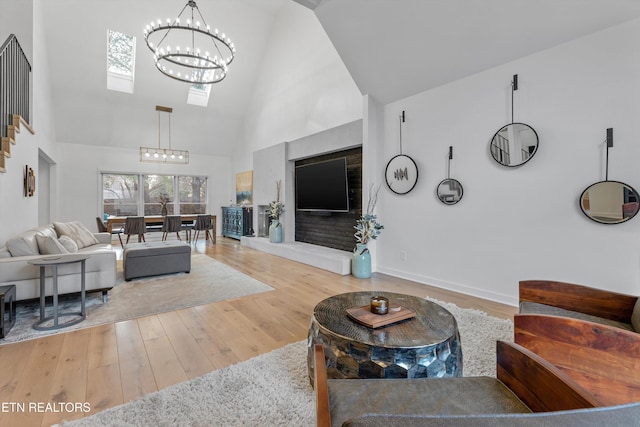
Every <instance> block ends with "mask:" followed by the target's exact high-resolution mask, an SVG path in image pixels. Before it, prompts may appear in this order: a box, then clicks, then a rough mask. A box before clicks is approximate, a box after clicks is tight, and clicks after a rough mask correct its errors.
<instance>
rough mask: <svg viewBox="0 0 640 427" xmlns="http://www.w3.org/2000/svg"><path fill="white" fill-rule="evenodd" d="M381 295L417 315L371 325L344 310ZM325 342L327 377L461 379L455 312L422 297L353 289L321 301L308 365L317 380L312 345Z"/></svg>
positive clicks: (316, 310)
mask: <svg viewBox="0 0 640 427" xmlns="http://www.w3.org/2000/svg"><path fill="white" fill-rule="evenodd" d="M375 295H382V296H385V297H387V298H388V299H389V303H390V304H391V305H393V304H396V305H400V306H402V307H406V308H408V309H410V310H413V311H414V312H415V313H416V316H415V317H414V318H411V319H407V320H403V321H400V322H398V323H394V324H390V325H387V326H382V327H379V328H375V329H374V328H369V327H367V326H365V325H362V324H360V323H358V322H356V321H354V320H352V319H351V318H349V317H348V316H347V313H346V310H347V309H349V308H353V307H360V306H365V305H369V302H370V299H371V297H372V296H375ZM315 344H322V345H323V347H324V352H325V359H326V360H325V361H326V365H327V375H328V377H329V378H427V377H461V376H462V348H461V345H460V334H459V333H458V324H457V322H456V319H455V318H454V317H453V315H452V314H451V313H449V312H448V311H447V310H445V309H444V308H443V307H441V306H440V305H438V304H436V303H434V302H431V301H428V300H426V299H424V298H419V297H414V296H410V295H403V294H396V293H390V292H350V293H345V294H339V295H335V296H332V297H330V298H327V299H325V300H323V301H321V302H320V303H319V304H318V305H316V307H315V308H314V311H313V316H312V317H311V323H310V325H309V337H308V341H307V345H308V355H307V367H308V373H309V379H310V380H311V383H313V346H314V345H315Z"/></svg>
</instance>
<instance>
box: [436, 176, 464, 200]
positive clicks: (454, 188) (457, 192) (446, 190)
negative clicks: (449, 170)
mask: <svg viewBox="0 0 640 427" xmlns="http://www.w3.org/2000/svg"><path fill="white" fill-rule="evenodd" d="M436 193H437V194H438V199H439V200H440V201H441V202H442V203H444V204H445V205H455V204H456V203H458V202H459V201H460V199H462V194H463V190H462V184H460V181H458V180H457V179H453V178H447V179H443V180H442V181H440V184H438V188H436Z"/></svg>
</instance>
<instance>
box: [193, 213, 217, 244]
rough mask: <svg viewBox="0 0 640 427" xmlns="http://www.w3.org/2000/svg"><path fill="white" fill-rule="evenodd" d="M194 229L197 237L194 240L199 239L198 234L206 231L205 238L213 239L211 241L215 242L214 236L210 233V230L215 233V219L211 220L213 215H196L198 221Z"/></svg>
mask: <svg viewBox="0 0 640 427" xmlns="http://www.w3.org/2000/svg"><path fill="white" fill-rule="evenodd" d="M193 229H194V230H195V232H196V236H195V239H193V240H194V242H197V241H198V234H199V233H200V232H201V231H204V232H205V233H206V234H205V239H211V241H212V242H213V237H212V235H211V234H210V233H209V231H210V230H211V232H212V233H213V221H211V215H198V216H197V217H196V223H195V225H194V226H193Z"/></svg>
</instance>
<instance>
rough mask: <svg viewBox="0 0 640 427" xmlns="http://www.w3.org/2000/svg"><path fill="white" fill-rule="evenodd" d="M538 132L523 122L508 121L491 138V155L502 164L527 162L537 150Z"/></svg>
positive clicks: (518, 164)
mask: <svg viewBox="0 0 640 427" xmlns="http://www.w3.org/2000/svg"><path fill="white" fill-rule="evenodd" d="M538 142H539V140H538V134H537V133H536V131H535V130H534V129H533V128H532V127H531V126H529V125H527V124H525V123H509V124H508V125H506V126H503V127H502V128H500V130H498V132H496V133H495V135H493V138H491V147H490V148H491V156H492V157H493V158H494V159H495V161H496V162H498V163H500V164H501V165H503V166H509V167H514V166H520V165H523V164H525V163H527V162H528V161H529V160H531V158H532V157H533V156H534V154H536V152H537V151H538Z"/></svg>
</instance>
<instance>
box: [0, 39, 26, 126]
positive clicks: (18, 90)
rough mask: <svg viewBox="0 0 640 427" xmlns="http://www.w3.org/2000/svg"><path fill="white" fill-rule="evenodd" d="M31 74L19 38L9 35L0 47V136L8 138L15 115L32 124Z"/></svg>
mask: <svg viewBox="0 0 640 427" xmlns="http://www.w3.org/2000/svg"><path fill="white" fill-rule="evenodd" d="M30 72H31V64H29V60H28V59H27V56H26V55H25V54H24V51H23V50H22V47H20V43H18V39H17V37H16V36H15V35H14V34H11V35H9V37H8V38H7V40H6V41H5V42H4V43H3V44H2V47H0V136H7V125H10V124H13V115H14V114H18V115H20V116H21V117H22V118H23V119H24V120H25V121H26V122H27V123H30V119H31V116H30V103H31V98H30V78H29V73H30Z"/></svg>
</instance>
